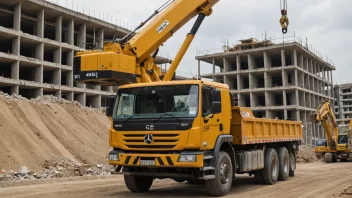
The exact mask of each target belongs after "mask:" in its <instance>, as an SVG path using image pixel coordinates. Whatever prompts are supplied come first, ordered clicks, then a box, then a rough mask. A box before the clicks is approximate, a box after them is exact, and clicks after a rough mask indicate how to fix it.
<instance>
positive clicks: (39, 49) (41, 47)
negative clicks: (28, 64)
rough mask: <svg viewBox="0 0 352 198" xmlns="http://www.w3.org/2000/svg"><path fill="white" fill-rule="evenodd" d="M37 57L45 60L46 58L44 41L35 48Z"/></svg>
mask: <svg viewBox="0 0 352 198" xmlns="http://www.w3.org/2000/svg"><path fill="white" fill-rule="evenodd" d="M35 58H36V59H38V60H41V61H42V60H43V58H44V43H40V44H38V45H37V46H36V49H35Z"/></svg>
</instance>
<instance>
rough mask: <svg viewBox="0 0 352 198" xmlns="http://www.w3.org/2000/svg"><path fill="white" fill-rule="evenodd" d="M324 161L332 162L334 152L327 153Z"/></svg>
mask: <svg viewBox="0 0 352 198" xmlns="http://www.w3.org/2000/svg"><path fill="white" fill-rule="evenodd" d="M324 161H325V163H331V162H332V154H331V153H325V155H324Z"/></svg>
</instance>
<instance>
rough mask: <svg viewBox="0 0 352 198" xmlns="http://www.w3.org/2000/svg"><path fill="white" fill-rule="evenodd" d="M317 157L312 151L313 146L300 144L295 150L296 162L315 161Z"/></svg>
mask: <svg viewBox="0 0 352 198" xmlns="http://www.w3.org/2000/svg"><path fill="white" fill-rule="evenodd" d="M317 161H318V158H317V156H316V154H315V152H314V148H313V147H312V146H309V145H301V146H300V147H299V151H298V152H297V163H312V162H317Z"/></svg>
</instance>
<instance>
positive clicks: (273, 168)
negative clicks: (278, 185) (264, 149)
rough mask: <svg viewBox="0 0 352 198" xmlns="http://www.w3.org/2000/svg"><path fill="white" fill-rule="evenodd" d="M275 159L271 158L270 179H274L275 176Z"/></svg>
mask: <svg viewBox="0 0 352 198" xmlns="http://www.w3.org/2000/svg"><path fill="white" fill-rule="evenodd" d="M276 163H277V162H276V159H275V158H274V157H273V158H272V160H271V175H272V177H276V174H277V165H276Z"/></svg>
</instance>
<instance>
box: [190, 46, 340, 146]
mask: <svg viewBox="0 0 352 198" xmlns="http://www.w3.org/2000/svg"><path fill="white" fill-rule="evenodd" d="M247 42H249V43H250V44H249V45H247V44H246V43H247ZM196 59H197V60H198V71H200V69H201V67H200V64H201V62H205V63H208V64H211V65H212V67H213V73H210V74H204V75H201V77H203V78H211V79H213V80H214V81H216V82H222V83H226V84H228V85H229V88H230V91H231V93H232V94H233V96H234V97H235V98H237V102H238V105H239V106H243V107H251V109H252V110H253V113H254V115H255V116H256V117H266V118H277V119H285V120H286V119H289V120H299V121H302V122H303V125H304V128H303V131H304V143H306V144H314V143H315V140H316V139H318V138H323V137H324V131H323V130H322V127H321V126H318V125H316V124H313V123H312V121H311V119H310V118H311V116H312V113H314V111H316V109H317V107H318V106H319V104H321V102H322V101H323V100H325V99H330V100H333V98H334V96H333V94H334V93H333V84H332V82H333V81H332V71H333V70H335V67H334V66H332V65H331V64H329V63H327V62H325V61H323V60H322V59H321V58H319V57H318V56H316V55H314V54H313V53H312V52H310V51H309V50H307V49H306V48H305V47H303V46H302V45H301V44H299V43H297V42H291V43H285V44H284V45H283V44H273V43H270V42H267V41H264V42H257V41H255V40H254V39H249V40H244V41H242V44H241V45H237V46H235V47H234V48H232V49H230V50H226V51H223V52H220V53H215V54H206V55H201V56H197V57H196ZM216 68H218V70H217V69H216ZM217 71H219V72H217Z"/></svg>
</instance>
